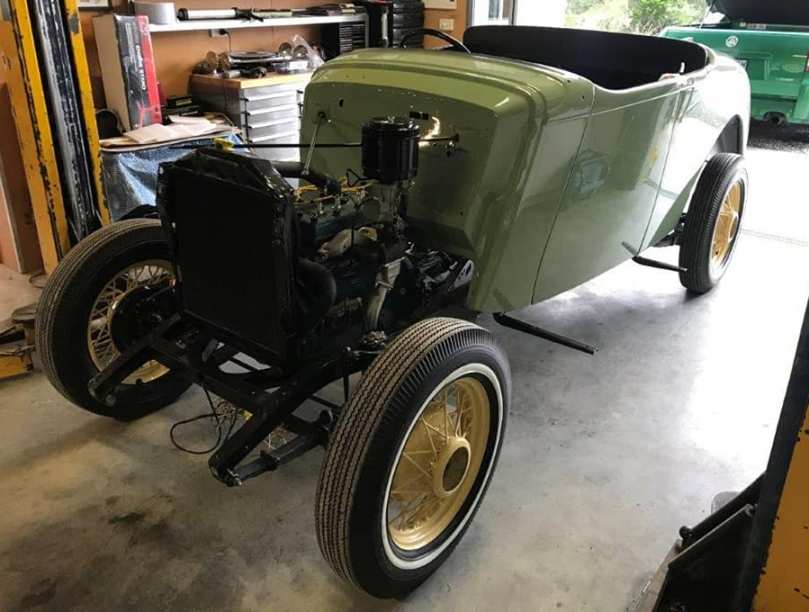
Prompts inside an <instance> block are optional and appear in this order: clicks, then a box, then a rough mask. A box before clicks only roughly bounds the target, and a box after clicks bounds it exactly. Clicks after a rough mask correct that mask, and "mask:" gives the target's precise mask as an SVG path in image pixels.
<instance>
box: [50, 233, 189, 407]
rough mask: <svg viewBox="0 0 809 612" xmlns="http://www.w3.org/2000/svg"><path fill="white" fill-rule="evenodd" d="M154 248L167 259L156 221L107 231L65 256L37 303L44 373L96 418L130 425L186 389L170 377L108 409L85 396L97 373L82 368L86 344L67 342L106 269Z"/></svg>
mask: <svg viewBox="0 0 809 612" xmlns="http://www.w3.org/2000/svg"><path fill="white" fill-rule="evenodd" d="M154 245H157V248H158V249H160V250H161V255H162V256H163V257H166V258H168V254H169V251H168V243H166V242H165V236H164V234H163V230H162V227H161V225H160V221H159V220H156V219H131V220H127V221H119V222H117V223H113V224H111V225H108V226H106V227H104V228H102V229H100V230H98V231H96V232H94V233H92V234H90V236H88V237H87V238H85V239H84V240H82V241H81V242H80V243H79V244H78V245H76V246H75V247H74V248H73V249H72V250H71V251H70V252H69V253H68V254H67V255H66V256H65V258H64V259H63V260H62V261H61V262H60V263H59V265H58V266H57V268H56V270H55V271H54V272H53V274H52V275H51V276H50V278H49V279H48V282H47V284H46V285H45V289H44V290H43V292H42V295H41V297H40V299H39V304H38V306H37V314H36V323H35V344H36V351H37V353H38V355H39V359H40V362H41V364H42V369H43V371H44V372H45V375H46V376H47V377H48V380H49V381H50V383H51V384H52V385H53V386H54V388H56V390H57V391H59V393H61V394H62V395H63V396H64V397H65V398H66V399H67V400H69V401H70V402H72V403H73V404H76V405H77V406H79V407H81V408H84V409H85V410H88V411H89V412H92V413H94V414H98V415H101V416H109V417H114V418H116V419H119V420H123V421H129V420H132V419H135V418H139V417H141V416H144V415H146V414H149V413H151V412H154V411H155V410H158V409H160V408H163V407H164V406H167V405H168V404H170V403H172V402H173V401H174V400H176V399H177V398H178V397H179V396H180V395H182V394H183V393H184V392H185V391H186V390H187V389H188V387H189V386H190V383H189V382H188V381H187V380H185V379H183V378H181V377H178V376H176V375H174V374H172V373H168V374H166V375H164V376H163V377H161V378H160V379H158V380H157V381H155V382H154V383H148V384H144V385H139V386H138V387H139V388H138V389H134V388H133V389H132V391H133V392H137V391H141V392H142V397H140V398H138V397H137V393H129V394H128V400H126V401H123V402H122V401H120V398H119V401H118V402H117V403H116V405H115V406H114V407H112V408H111V407H109V406H106V405H105V404H103V403H101V402H99V401H97V400H96V399H95V398H93V397H92V396H91V395H90V394H89V392H88V390H87V382H88V381H89V378H90V377H92V376H94V375H95V372H94V371H90V370H89V369H88V368H87V367H86V361H87V360H89V355H87V354H86V351H84V344H83V343H78V342H75V338H72V337H71V334H72V333H75V329H76V318H75V317H76V314H77V313H78V312H81V311H82V310H83V309H84V307H85V305H86V304H87V301H88V300H90V299H93V300H94V299H95V295H92V296H90V295H88V294H87V287H88V285H89V284H92V283H93V281H94V280H95V278H94V276H96V275H97V274H98V273H99V272H100V271H101V270H102V268H103V267H104V264H106V263H107V262H109V261H111V260H113V259H114V258H117V257H125V256H126V254H127V252H128V251H132V250H133V249H136V248H146V249H151V250H154V249H155V246H154ZM133 263H134V262H133ZM81 331H82V333H84V331H85V330H83V329H82V330H81ZM77 344H79V346H77Z"/></svg>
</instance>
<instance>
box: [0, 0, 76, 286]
mask: <svg viewBox="0 0 809 612" xmlns="http://www.w3.org/2000/svg"><path fill="white" fill-rule="evenodd" d="M10 8H11V22H2V23H0V52H1V53H2V55H3V61H2V62H0V64H2V67H0V69H2V70H5V71H6V72H7V73H8V74H7V76H8V79H7V81H8V88H9V96H10V98H11V102H12V114H13V116H14V123H15V125H16V128H17V137H18V140H19V143H20V154H21V157H22V160H23V165H24V167H25V175H26V179H27V182H28V191H29V194H30V196H31V206H32V207H33V210H34V221H35V223H36V228H37V236H38V238H39V247H40V250H41V252H42V260H43V262H44V265H45V270H46V271H47V272H52V271H53V269H54V268H56V265H57V264H58V263H59V260H60V259H61V258H62V257H63V256H64V254H65V253H67V251H68V250H69V249H70V241H69V238H68V228H67V217H66V214H65V207H64V200H63V197H62V187H61V184H60V182H59V170H58V166H57V163H56V151H55V149H54V141H53V134H52V132H51V127H50V123H49V121H48V108H47V105H46V103H45V89H44V86H43V83H42V77H41V73H40V68H39V61H38V59H37V53H36V45H35V42H34V33H33V28H32V24H31V16H30V14H29V12H28V6H27V4H26V2H25V0H10Z"/></svg>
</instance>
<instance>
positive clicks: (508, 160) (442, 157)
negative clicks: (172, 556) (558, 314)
mask: <svg viewBox="0 0 809 612" xmlns="http://www.w3.org/2000/svg"><path fill="white" fill-rule="evenodd" d="M707 55H708V61H707V64H706V66H705V67H704V68H702V69H701V70H697V71H694V72H690V73H688V74H683V75H667V76H666V77H664V78H662V79H660V80H656V81H655V82H651V83H648V84H644V85H640V86H637V87H631V88H627V89H623V90H610V89H606V88H604V87H601V86H599V85H596V84H594V83H593V82H592V81H590V80H588V79H587V78H584V77H582V76H579V75H577V74H575V73H573V72H568V71H565V70H561V69H558V68H554V67H551V66H545V65H539V64H535V63H529V62H525V61H515V60H512V59H505V58H499V57H492V56H486V55H481V54H472V55H466V54H463V53H454V52H439V51H425V50H417V49H406V50H403V49H388V50H370V49H369V50H365V51H360V52H356V53H353V54H350V55H347V56H343V57H340V58H337V59H335V60H333V61H330V62H328V63H327V64H326V65H324V66H323V67H322V68H321V69H319V70H318V71H317V73H316V74H315V75H314V78H313V79H312V81H311V83H310V85H309V86H308V87H307V90H306V102H305V109H304V118H303V134H304V141H308V139H309V138H311V136H312V133H313V129H314V125H315V123H316V122H317V117H318V115H319V114H321V113H322V114H324V115H325V116H326V117H327V118H328V123H327V124H324V125H323V127H322V128H321V129H320V133H319V135H318V138H319V140H320V141H321V142H345V141H358V140H359V139H360V126H361V125H362V124H363V123H364V122H365V121H367V120H368V118H369V117H375V116H393V115H399V116H408V115H411V114H412V113H415V114H417V115H418V114H421V115H422V116H424V117H427V116H429V120H425V121H422V122H421V124H422V127H423V129H422V134H423V136H425V137H439V136H450V135H455V134H458V135H459V136H460V141H459V143H458V146H457V147H456V148H455V150H447V148H446V147H443V146H434V145H432V146H430V145H424V144H423V145H422V149H421V151H420V167H419V174H418V177H417V180H416V183H415V186H414V187H413V189H412V191H411V194H410V196H409V198H408V200H409V204H408V208H407V218H406V221H407V223H408V226H409V227H410V228H411V231H412V232H414V234H415V235H417V236H418V241H419V242H420V243H421V244H428V245H431V246H432V247H434V248H436V249H441V250H444V251H447V252H449V253H453V254H457V255H460V256H465V257H469V258H470V259H472V260H473V261H474V263H475V277H474V280H473V283H472V287H471V291H470V295H469V298H468V306H469V307H470V308H472V309H474V310H477V311H483V312H504V311H509V310H514V309H518V308H521V307H524V306H527V305H530V304H533V303H537V302H540V301H542V300H545V299H547V298H550V297H552V296H554V295H557V294H560V293H562V292H564V291H567V290H569V289H571V288H574V287H576V286H577V285H579V284H581V283H584V282H586V281H588V280H590V279H592V278H594V277H596V276H598V275H599V274H601V273H603V272H605V271H607V270H609V269H611V268H613V267H615V266H617V265H619V264H621V263H622V262H624V261H626V260H628V259H630V258H631V257H633V256H634V255H636V254H638V253H640V252H643V251H644V250H646V249H647V248H649V247H651V246H654V245H655V244H657V243H658V242H660V241H661V240H662V239H663V238H664V237H666V236H667V235H669V234H670V233H671V232H672V231H673V230H674V229H675V226H676V225H677V224H678V223H679V221H680V218H681V215H682V213H683V211H684V210H685V209H686V207H687V205H688V202H689V199H690V196H691V193H692V191H693V188H694V186H695V184H696V182H697V180H698V178H699V176H700V173H701V171H702V168H703V165H704V163H705V161H706V159H707V158H709V157H710V155H711V154H712V153H713V152H717V151H729V152H736V153H743V152H744V147H745V143H746V141H747V131H748V117H749V115H750V108H749V100H750V90H749V83H748V79H747V77H746V75H745V73H744V71H743V70H742V69H741V68H740V67H739V65H738V64H737V63H736V62H734V61H732V60H730V59H728V58H725V57H722V56H720V55H717V54H715V53H713V52H711V51H707ZM411 116H412V115H411ZM313 166H314V167H316V168H318V169H319V170H321V171H324V172H327V173H329V174H332V175H335V176H344V175H346V171H347V169H359V168H361V162H360V155H359V152H356V151H355V150H352V149H318V150H317V151H316V152H315V154H314V158H313Z"/></svg>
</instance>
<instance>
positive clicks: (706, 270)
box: [680, 153, 747, 293]
mask: <svg viewBox="0 0 809 612" xmlns="http://www.w3.org/2000/svg"><path fill="white" fill-rule="evenodd" d="M746 202H747V170H746V168H745V165H744V158H743V157H742V156H741V155H735V154H732V153H720V154H718V155H715V156H713V157H712V158H711V159H710V161H709V162H708V164H707V166H706V167H705V170H704V171H703V173H702V176H701V177H700V179H699V183H698V184H697V188H696V189H695V191H694V196H693V198H692V199H691V206H690V208H689V211H688V215H687V217H686V221H685V228H684V230H683V238H682V246H681V247H680V267H682V268H685V270H686V271H685V272H681V273H680V282H681V283H682V284H683V286H684V287H685V288H686V289H688V290H689V291H693V292H694V293H706V292H708V291H710V290H711V289H713V288H714V287H715V286H716V285H717V284H718V283H719V281H720V280H722V277H723V276H724V275H725V272H727V269H728V267H729V266H730V262H731V260H732V258H733V254H734V252H735V251H736V245H737V244H738V240H739V235H740V234H741V223H742V217H743V215H744V207H745V203H746Z"/></svg>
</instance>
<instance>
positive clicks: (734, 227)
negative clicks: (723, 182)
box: [711, 181, 743, 269]
mask: <svg viewBox="0 0 809 612" xmlns="http://www.w3.org/2000/svg"><path fill="white" fill-rule="evenodd" d="M742 188H743V187H742V183H741V181H737V182H736V184H735V185H733V187H731V188H730V190H729V191H728V193H727V195H726V196H725V199H724V201H723V202H722V208H720V209H719V217H718V218H717V220H716V226H715V227H714V231H713V240H712V241H711V265H712V266H713V267H714V269H720V268H722V267H723V266H724V265H725V264H726V263H727V261H728V259H729V258H730V254H731V253H732V252H733V246H734V245H735V243H736V236H737V235H738V234H739V225H740V223H739V222H740V221H741V216H742V195H743V192H742Z"/></svg>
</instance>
